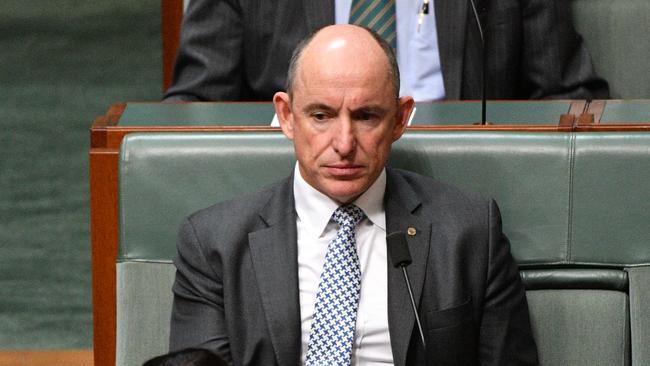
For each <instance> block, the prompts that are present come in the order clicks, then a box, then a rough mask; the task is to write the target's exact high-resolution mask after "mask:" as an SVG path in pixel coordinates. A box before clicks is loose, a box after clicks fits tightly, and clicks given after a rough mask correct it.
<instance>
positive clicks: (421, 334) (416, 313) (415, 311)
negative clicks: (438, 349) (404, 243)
mask: <svg viewBox="0 0 650 366" xmlns="http://www.w3.org/2000/svg"><path fill="white" fill-rule="evenodd" d="M401 267H402V271H403V272H404V281H406V289H407V290H408V292H409V299H411V307H412V308H413V314H414V315H415V322H416V323H417V325H418V330H419V332H420V339H421V340H422V346H423V347H424V348H425V349H426V348H427V342H425V340H424V332H423V331H422V324H421V323H420V317H419V316H418V311H417V307H416V306H415V299H414V297H413V291H412V290H411V282H410V281H409V275H408V273H407V272H406V266H404V265H402V266H401Z"/></svg>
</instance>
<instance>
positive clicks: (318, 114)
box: [311, 112, 327, 121]
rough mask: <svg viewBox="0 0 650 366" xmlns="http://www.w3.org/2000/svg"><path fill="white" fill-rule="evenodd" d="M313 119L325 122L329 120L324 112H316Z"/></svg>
mask: <svg viewBox="0 0 650 366" xmlns="http://www.w3.org/2000/svg"><path fill="white" fill-rule="evenodd" d="M311 117H312V118H313V119H315V120H316V121H324V120H326V119H327V115H326V114H325V113H323V112H315V113H312V115H311Z"/></svg>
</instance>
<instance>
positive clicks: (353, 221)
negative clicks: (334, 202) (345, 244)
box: [332, 204, 366, 227]
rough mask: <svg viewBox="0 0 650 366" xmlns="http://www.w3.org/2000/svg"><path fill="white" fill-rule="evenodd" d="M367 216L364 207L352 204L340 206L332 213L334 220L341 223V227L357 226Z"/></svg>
mask: <svg viewBox="0 0 650 366" xmlns="http://www.w3.org/2000/svg"><path fill="white" fill-rule="evenodd" d="M365 216H366V215H365V214H364V213H363V210H362V209H360V208H359V207H357V206H355V205H352V204H350V205H346V206H339V208H337V209H336V211H334V213H333V214H332V220H334V222H336V223H337V224H339V227H344V226H347V227H355V226H356V225H357V224H358V223H359V221H361V220H362V219H363V218H364V217H365Z"/></svg>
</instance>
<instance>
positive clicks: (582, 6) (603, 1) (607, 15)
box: [565, 0, 650, 99]
mask: <svg viewBox="0 0 650 366" xmlns="http://www.w3.org/2000/svg"><path fill="white" fill-rule="evenodd" d="M565 1H571V7H572V10H573V23H574V24H575V27H576V29H577V30H578V32H580V34H581V35H582V36H583V38H584V40H585V44H586V45H587V48H588V49H589V53H590V54H591V58H592V61H593V63H594V67H595V68H596V72H597V73H598V74H599V75H601V76H602V77H604V78H605V79H606V80H607V81H608V82H609V86H610V92H611V97H612V98H614V99H632V98H637V99H643V98H650V63H648V59H650V41H648V26H649V25H650V1H648V0H618V1H612V0H565Z"/></svg>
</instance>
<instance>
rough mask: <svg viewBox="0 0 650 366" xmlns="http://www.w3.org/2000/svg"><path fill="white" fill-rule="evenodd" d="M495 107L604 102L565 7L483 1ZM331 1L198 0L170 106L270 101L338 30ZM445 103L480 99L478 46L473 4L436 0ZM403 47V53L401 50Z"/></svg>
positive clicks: (186, 27) (549, 1) (549, 0)
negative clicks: (308, 40)
mask: <svg viewBox="0 0 650 366" xmlns="http://www.w3.org/2000/svg"><path fill="white" fill-rule="evenodd" d="M477 2H478V8H479V12H480V14H481V22H482V24H484V28H485V34H486V39H487V42H488V47H487V66H486V67H487V69H486V70H487V74H486V75H487V91H486V94H487V96H488V98H490V99H529V98H530V99H541V98H566V99H571V98H575V99H590V98H607V97H608V95H609V89H608V86H607V83H606V82H605V81H604V80H603V79H601V78H599V77H598V76H597V75H596V74H595V72H594V69H593V66H592V64H591V59H590V57H589V54H588V52H587V50H586V49H585V47H584V45H583V43H582V38H581V37H580V36H579V35H578V34H577V33H576V31H575V30H574V28H573V25H572V24H571V17H570V13H569V9H568V3H569V2H568V1H563V0H500V1H491V0H477ZM333 3H334V2H333V1H331V0H275V1H268V0H192V1H191V2H190V4H189V7H188V9H187V12H186V14H185V17H184V20H183V28H182V33H181V40H180V46H179V50H178V55H177V59H176V66H175V70H174V81H173V84H172V86H171V87H170V88H169V89H168V90H167V92H166V94H165V98H166V99H167V100H188V101H195V100H199V101H219V100H264V101H270V100H271V99H272V96H273V94H274V93H275V92H277V91H280V90H284V89H285V80H286V74H287V69H288V64H289V58H290V56H291V53H292V52H293V49H294V48H295V47H296V45H297V44H298V42H299V41H300V40H301V39H302V38H304V37H305V36H306V35H308V34H310V33H311V32H313V31H314V30H316V29H318V28H320V27H323V26H325V25H328V24H332V23H334V11H333ZM434 3H435V15H436V23H437V31H438V41H439V43H438V44H439V51H440V62H441V66H442V73H443V80H444V86H445V92H446V98H447V99H452V100H454V99H480V96H481V82H480V80H481V78H480V70H481V58H480V54H481V42H480V38H479V33H478V29H477V27H476V22H475V20H474V18H473V15H472V12H471V11H470V10H469V9H470V6H469V2H468V0H436V1H435V2H434ZM398 47H399V46H398Z"/></svg>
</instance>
